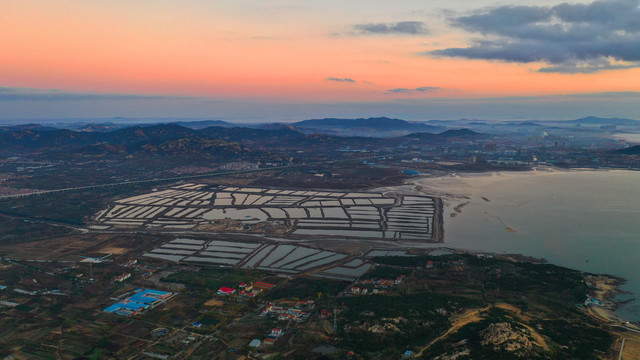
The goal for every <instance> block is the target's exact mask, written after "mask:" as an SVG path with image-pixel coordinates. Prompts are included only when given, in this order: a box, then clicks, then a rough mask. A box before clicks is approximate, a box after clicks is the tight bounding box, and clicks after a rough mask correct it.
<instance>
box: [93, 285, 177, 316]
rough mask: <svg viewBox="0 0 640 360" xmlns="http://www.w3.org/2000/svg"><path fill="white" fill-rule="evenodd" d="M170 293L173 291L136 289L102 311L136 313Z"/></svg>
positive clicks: (164, 298) (118, 313)
mask: <svg viewBox="0 0 640 360" xmlns="http://www.w3.org/2000/svg"><path fill="white" fill-rule="evenodd" d="M172 295H173V293H170V292H166V291H159V290H152V289H137V290H135V291H134V294H133V295H131V296H129V297H128V298H126V299H124V300H122V301H119V302H117V303H115V304H113V305H111V306H109V307H108V308H106V309H104V311H106V312H110V313H114V314H117V315H123V316H131V315H136V314H139V313H140V312H141V311H143V310H145V309H147V308H154V307H156V306H158V305H159V304H161V303H163V302H165V301H166V300H168V299H169V298H170V297H171V296H172Z"/></svg>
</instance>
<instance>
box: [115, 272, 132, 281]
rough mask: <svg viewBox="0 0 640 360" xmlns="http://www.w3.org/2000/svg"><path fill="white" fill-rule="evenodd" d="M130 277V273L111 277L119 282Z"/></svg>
mask: <svg viewBox="0 0 640 360" xmlns="http://www.w3.org/2000/svg"><path fill="white" fill-rule="evenodd" d="M130 277H131V273H122V274H120V275H118V276H116V277H115V278H114V279H113V282H117V283H121V282H123V281H125V280H127V279H128V278H130Z"/></svg>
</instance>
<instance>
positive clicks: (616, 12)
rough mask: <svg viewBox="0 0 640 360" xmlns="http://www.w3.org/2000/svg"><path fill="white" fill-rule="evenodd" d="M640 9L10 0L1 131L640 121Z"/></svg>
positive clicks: (626, 4) (4, 10)
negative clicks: (9, 127)
mask: <svg viewBox="0 0 640 360" xmlns="http://www.w3.org/2000/svg"><path fill="white" fill-rule="evenodd" d="M638 18H640V0H603V1H570V2H561V1H550V0H525V1H518V2H516V1H512V0H511V1H498V2H496V1H488V0H473V1H472V0H465V1H457V2H445V1H441V0H438V1H430V2H424V1H414V0H408V1H402V2H396V3H393V4H392V3H388V2H372V1H364V0H354V1H349V2H343V1H323V2H316V1H297V0H289V1H285V0H274V1H270V2H268V3H262V2H255V1H246V0H245V1H234V2H210V1H204V0H194V1H189V2H179V1H174V0H162V1H142V0H136V1H128V2H126V3H125V2H120V1H110V2H102V1H68V2H51V1H3V2H2V3H1V4H0V31H1V32H2V34H3V40H2V41H0V53H2V54H3V55H2V57H0V119H2V120H8V119H15V120H19V119H64V118H109V117H118V116H120V117H139V118H170V117H180V118H212V119H222V120H227V121H232V122H234V121H235V122H261V121H282V122H289V121H296V120H303V119H308V118H320V117H370V116H388V117H397V118H402V119H406V120H433V119H459V118H485V119H496V120H506V119H514V120H522V119H533V120H536V119H540V120H552V119H573V118H579V117H583V116H589V115H595V116H601V117H628V118H636V119H640V105H638V104H640V82H639V81H638V79H640V51H639V50H638V49H640V25H639V24H640V23H639V22H638V21H637V19H638Z"/></svg>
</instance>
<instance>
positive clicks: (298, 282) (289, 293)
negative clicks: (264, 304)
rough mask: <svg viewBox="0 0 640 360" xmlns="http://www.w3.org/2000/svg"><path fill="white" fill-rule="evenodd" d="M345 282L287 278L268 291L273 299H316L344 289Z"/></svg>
mask: <svg viewBox="0 0 640 360" xmlns="http://www.w3.org/2000/svg"><path fill="white" fill-rule="evenodd" d="M346 285H347V283H346V282H344V281H339V280H326V279H309V278H297V279H294V280H289V281H287V282H285V283H283V284H281V285H280V286H278V287H277V288H275V289H273V290H271V291H270V292H269V297H270V298H273V299H316V298H318V295H319V294H321V297H328V296H330V297H333V296H336V295H338V293H340V292H341V291H343V290H344V288H345V287H346Z"/></svg>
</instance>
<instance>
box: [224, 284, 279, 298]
mask: <svg viewBox="0 0 640 360" xmlns="http://www.w3.org/2000/svg"><path fill="white" fill-rule="evenodd" d="M275 286H276V284H271V283H267V282H263V281H256V282H254V283H253V284H246V283H242V284H240V285H238V287H237V289H236V288H231V287H227V286H223V287H221V288H220V289H218V292H217V293H216V294H218V295H222V296H233V295H235V296H238V297H241V298H242V297H244V298H252V297H255V296H256V295H258V294H260V293H261V292H262V291H264V290H269V289H271V288H273V287H275Z"/></svg>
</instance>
